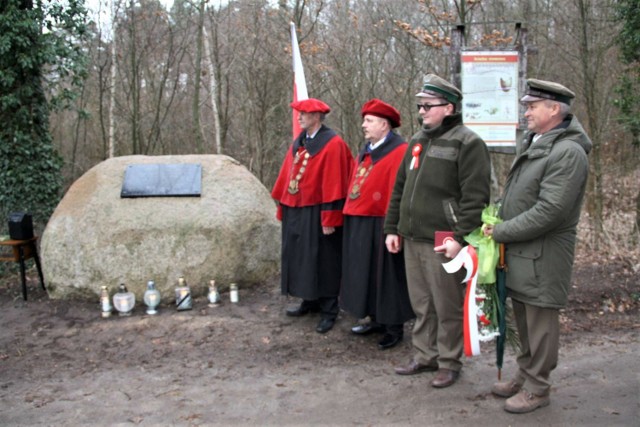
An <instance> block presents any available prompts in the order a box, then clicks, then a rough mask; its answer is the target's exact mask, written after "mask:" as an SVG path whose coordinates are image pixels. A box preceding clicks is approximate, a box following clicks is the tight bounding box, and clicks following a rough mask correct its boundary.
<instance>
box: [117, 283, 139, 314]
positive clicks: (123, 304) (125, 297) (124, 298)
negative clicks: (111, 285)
mask: <svg viewBox="0 0 640 427" xmlns="http://www.w3.org/2000/svg"><path fill="white" fill-rule="evenodd" d="M135 304H136V296H135V295H134V294H133V292H129V290H128V289H127V287H126V286H125V285H124V283H122V284H120V287H119V289H118V292H117V293H116V294H115V295H114V296H113V306H114V307H115V308H116V310H118V314H119V315H120V316H129V315H131V311H132V310H133V307H134V305H135Z"/></svg>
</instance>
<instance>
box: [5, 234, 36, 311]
mask: <svg viewBox="0 0 640 427" xmlns="http://www.w3.org/2000/svg"><path fill="white" fill-rule="evenodd" d="M37 243H38V236H34V237H32V238H30V239H27V240H11V239H9V240H0V247H11V249H12V253H7V252H6V251H2V252H4V253H1V254H0V261H5V262H18V263H20V274H21V276H22V298H24V300H25V301H26V300H27V277H26V269H25V265H24V262H25V261H26V260H28V259H30V258H33V260H34V261H35V263H36V268H37V269H38V276H39V277H40V285H42V289H44V290H45V291H46V288H45V287H44V278H43V276H42V267H41V266H40V257H39V256H38V247H37ZM3 249H4V248H3Z"/></svg>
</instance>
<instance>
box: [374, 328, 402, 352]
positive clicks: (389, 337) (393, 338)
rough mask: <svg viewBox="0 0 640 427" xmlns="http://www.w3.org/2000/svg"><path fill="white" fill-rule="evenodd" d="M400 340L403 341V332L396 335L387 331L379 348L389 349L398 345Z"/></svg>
mask: <svg viewBox="0 0 640 427" xmlns="http://www.w3.org/2000/svg"><path fill="white" fill-rule="evenodd" d="M400 341H402V334H399V335H394V334H390V333H388V332H387V333H386V334H384V336H383V337H382V339H381V340H380V341H379V342H378V348H379V349H380V350H387V349H389V348H393V347H395V346H397V345H398V344H399V343H400Z"/></svg>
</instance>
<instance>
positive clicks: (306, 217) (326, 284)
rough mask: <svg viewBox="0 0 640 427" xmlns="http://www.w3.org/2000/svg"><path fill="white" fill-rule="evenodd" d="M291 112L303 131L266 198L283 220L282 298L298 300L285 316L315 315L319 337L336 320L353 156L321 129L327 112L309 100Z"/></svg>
mask: <svg viewBox="0 0 640 427" xmlns="http://www.w3.org/2000/svg"><path fill="white" fill-rule="evenodd" d="M291 107H292V108H294V109H295V110H297V111H299V112H300V115H299V118H298V121H299V123H300V127H301V128H302V129H303V130H302V132H301V133H300V135H299V136H298V137H297V138H296V139H295V140H294V141H293V146H292V147H291V149H289V150H288V151H287V155H286V156H285V159H284V162H283V163H282V168H281V169H280V174H279V175H278V179H277V180H276V183H275V185H274V187H273V191H272V192H271V196H272V197H273V198H274V199H275V200H276V201H278V218H279V219H280V220H281V221H282V272H281V286H282V293H283V294H285V295H292V296H295V297H298V298H302V303H301V304H300V306H298V307H296V308H293V309H288V310H287V315H288V316H293V317H299V316H304V315H305V314H307V313H309V312H311V311H319V312H320V313H321V319H320V322H319V323H318V325H317V327H316V331H317V332H318V333H326V332H328V331H329V330H330V329H331V328H333V325H334V324H335V320H336V317H337V315H338V311H339V308H338V294H339V292H340V281H341V264H342V223H343V216H342V208H343V207H344V201H345V198H346V196H347V185H348V182H349V176H350V174H351V168H352V164H353V156H352V155H351V152H350V151H349V147H348V146H347V144H346V143H345V142H344V141H343V140H342V138H340V136H339V135H338V134H337V133H336V132H335V131H333V130H332V129H330V128H328V127H327V126H325V125H323V124H322V122H323V121H324V118H325V115H326V114H327V113H329V111H331V109H330V107H329V106H328V105H327V104H325V103H324V102H322V101H320V100H318V99H314V98H309V99H305V100H303V101H296V102H293V103H292V104H291Z"/></svg>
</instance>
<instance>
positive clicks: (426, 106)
mask: <svg viewBox="0 0 640 427" xmlns="http://www.w3.org/2000/svg"><path fill="white" fill-rule="evenodd" d="M445 105H449V103H448V102H445V103H444V104H416V107H418V111H420V109H421V108H424V111H429V110H431V109H432V108H434V107H444V106H445Z"/></svg>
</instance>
